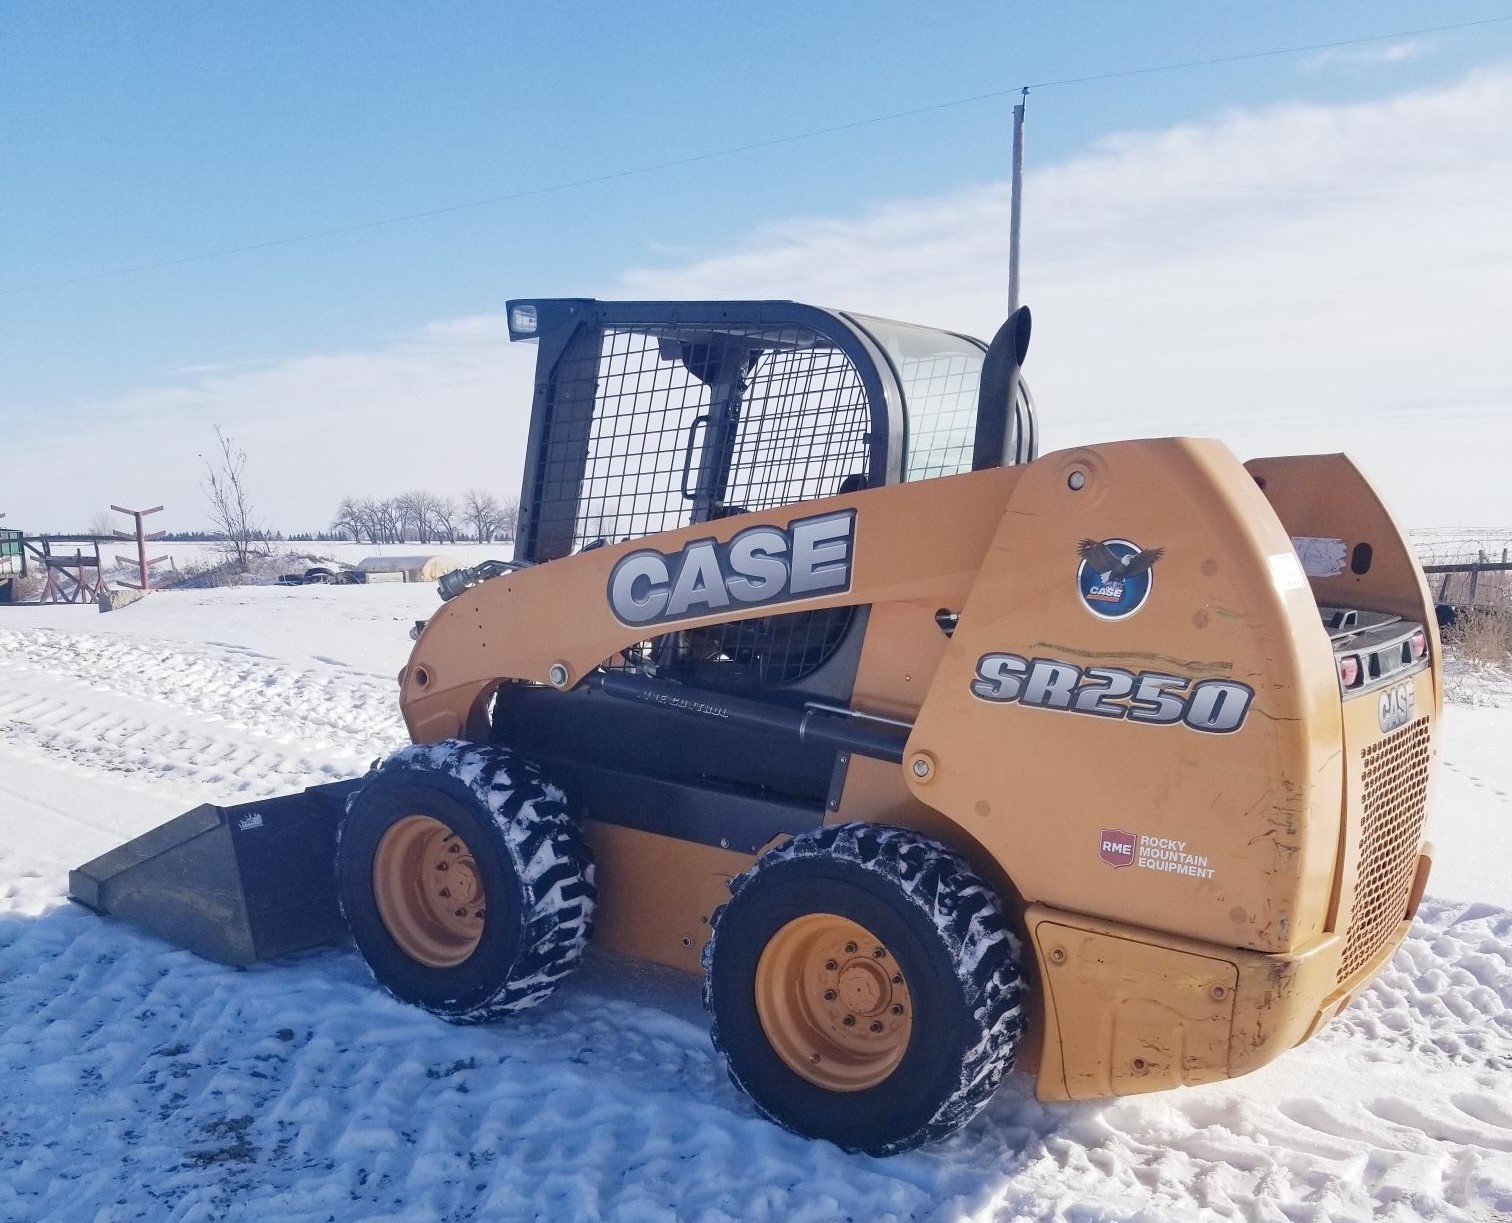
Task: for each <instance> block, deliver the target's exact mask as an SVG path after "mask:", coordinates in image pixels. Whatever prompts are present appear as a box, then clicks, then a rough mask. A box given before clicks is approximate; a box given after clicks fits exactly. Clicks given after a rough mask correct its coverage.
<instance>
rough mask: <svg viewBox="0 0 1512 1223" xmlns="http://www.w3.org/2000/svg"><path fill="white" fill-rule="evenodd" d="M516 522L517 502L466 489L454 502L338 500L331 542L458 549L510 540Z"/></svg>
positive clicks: (419, 495) (408, 497) (415, 497)
mask: <svg viewBox="0 0 1512 1223" xmlns="http://www.w3.org/2000/svg"><path fill="white" fill-rule="evenodd" d="M519 517H520V503H519V500H518V498H514V497H507V498H505V499H504V500H502V501H500V500H499V499H498V498H496V497H495V496H494V495H493V494H492V493H486V492H484V491H483V490H482V489H477V488H470V489H468V490H467V491H466V492H465V493H463V494H462V497H461V499H460V500H459V499H457V498H455V497H438V496H436V494H435V493H427V492H411V493H401V494H400V495H399V496H397V497H389V498H387V499H384V500H379V499H377V498H374V497H343V498H342V499H341V504H340V505H339V506H338V507H337V509H336V516H335V517H334V518H333V519H332V520H331V530H332V531H333V532H335V534H334V535H331V536H320V537H319V538H322V539H327V538H328V539H351V540H355V541H356V542H357V543H370V544H398V543H406V542H409V541H413V542H415V543H422V544H429V543H451V544H454V543H458V542H460V541H462V540H477V541H478V542H479V543H484V544H486V543H492V542H493V541H494V540H512V539H514V537H515V524H516V522H517V521H518V519H519Z"/></svg>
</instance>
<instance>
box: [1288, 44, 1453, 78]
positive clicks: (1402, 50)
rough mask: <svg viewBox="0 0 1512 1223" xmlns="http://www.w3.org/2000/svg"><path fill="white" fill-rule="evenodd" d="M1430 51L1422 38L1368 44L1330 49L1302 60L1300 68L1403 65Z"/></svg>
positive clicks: (1311, 69)
mask: <svg viewBox="0 0 1512 1223" xmlns="http://www.w3.org/2000/svg"><path fill="white" fill-rule="evenodd" d="M1427 50H1428V44H1427V43H1426V42H1425V41H1423V40H1422V39H1420V38H1403V39H1399V40H1397V41H1396V42H1378V43H1368V44H1366V45H1365V46H1359V47H1329V48H1328V49H1327V50H1324V51H1319V52H1318V53H1317V54H1315V55H1309V56H1308V57H1307V58H1306V59H1304V60H1302V61H1301V63H1300V65H1299V66H1300V67H1302V68H1303V69H1304V70H1306V71H1312V72H1315V71H1317V70H1318V69H1320V68H1331V67H1334V66H1336V65H1340V64H1342V65H1345V66H1347V67H1351V68H1362V67H1371V66H1374V65H1376V64H1401V63H1405V62H1406V61H1408V60H1413V59H1420V58H1421V57H1422V56H1423V55H1424V54H1425V53H1426V52H1427Z"/></svg>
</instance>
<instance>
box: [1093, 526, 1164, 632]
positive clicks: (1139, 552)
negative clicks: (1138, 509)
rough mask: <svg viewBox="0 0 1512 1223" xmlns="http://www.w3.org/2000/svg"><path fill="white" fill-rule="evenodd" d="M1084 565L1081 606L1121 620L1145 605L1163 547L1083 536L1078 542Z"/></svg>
mask: <svg viewBox="0 0 1512 1223" xmlns="http://www.w3.org/2000/svg"><path fill="white" fill-rule="evenodd" d="M1076 554H1077V555H1078V556H1080V557H1081V565H1080V566H1079V567H1078V568H1077V570H1076V589H1077V593H1078V594H1080V595H1081V601H1082V606H1083V607H1085V608H1086V609H1087V610H1088V611H1089V612H1091V613H1092V614H1093V615H1094V616H1096V617H1097V618H1098V619H1099V620H1122V619H1123V618H1124V617H1125V616H1132V615H1133V614H1134V613H1135V612H1137V611H1138V610H1139V609H1140V608H1141V607H1143V606H1144V605H1145V600H1146V599H1148V598H1149V597H1150V589H1151V587H1152V586H1153V585H1154V582H1155V578H1154V575H1153V574H1152V573H1151V572H1150V570H1151V569H1153V568H1154V567H1155V562H1156V561H1158V560H1159V559H1160V558H1161V557H1162V556H1164V555H1165V549H1164V548H1141V547H1140V546H1139V545H1138V544H1136V543H1133V542H1131V541H1129V540H1127V539H1103V540H1097V539H1084V540H1082V541H1081V543H1079V544H1077V545H1076Z"/></svg>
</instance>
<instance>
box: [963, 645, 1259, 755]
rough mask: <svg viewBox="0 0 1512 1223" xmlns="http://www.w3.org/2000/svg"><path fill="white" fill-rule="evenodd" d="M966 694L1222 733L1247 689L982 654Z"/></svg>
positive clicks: (1240, 714) (1236, 724) (1232, 724)
mask: <svg viewBox="0 0 1512 1223" xmlns="http://www.w3.org/2000/svg"><path fill="white" fill-rule="evenodd" d="M971 694H972V696H975V697H978V698H980V699H981V700H984V701H995V702H999V703H1001V704H1009V703H1012V702H1017V703H1018V704H1020V705H1028V706H1030V707H1032V708H1036V709H1063V710H1066V711H1067V712H1068V713H1082V714H1087V715H1088V716H1090V717H1095V718H1124V719H1126V720H1127V721H1130V722H1145V723H1148V724H1150V725H1152V726H1176V725H1178V724H1179V725H1183V726H1188V727H1190V728H1191V729H1192V730H1197V731H1202V732H1203V733H1205V734H1210V735H1228V734H1232V733H1233V732H1234V731H1236V730H1238V729H1239V728H1240V727H1241V726H1243V725H1244V718H1245V715H1246V714H1248V713H1249V708H1250V704H1251V703H1252V702H1253V701H1254V699H1255V691H1254V689H1253V688H1250V687H1248V686H1247V685H1245V684H1240V683H1235V682H1234V681H1232V680H1226V679H1203V680H1198V681H1197V682H1196V683H1195V684H1193V683H1192V681H1191V680H1190V679H1188V678H1186V677H1185V676H1181V675H1166V674H1164V673H1163V672H1160V671H1137V672H1136V671H1125V670H1124V669H1123V668H1122V667H1079V666H1077V665H1076V664H1075V663H1072V662H1061V661H1059V660H1057V659H1054V658H1034V659H1029V658H1024V657H1023V656H1021V655H1019V654H983V655H982V657H981V658H980V659H978V660H977V669H976V678H975V679H973V680H972V682H971Z"/></svg>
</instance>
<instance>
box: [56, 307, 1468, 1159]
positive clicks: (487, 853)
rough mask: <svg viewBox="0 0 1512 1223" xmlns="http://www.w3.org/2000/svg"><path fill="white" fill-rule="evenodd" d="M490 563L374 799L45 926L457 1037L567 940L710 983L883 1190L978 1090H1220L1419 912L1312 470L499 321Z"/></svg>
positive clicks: (640, 321)
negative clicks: (500, 369)
mask: <svg viewBox="0 0 1512 1223" xmlns="http://www.w3.org/2000/svg"><path fill="white" fill-rule="evenodd" d="M508 312H509V322H510V329H511V335H512V338H514V339H518V340H530V341H534V342H535V343H536V344H537V345H538V346H539V348H538V361H537V372H536V379H535V390H534V403H533V407H532V414H531V424H530V435H529V443H528V453H527V457H526V463H525V476H524V487H523V495H522V498H521V506H522V513H521V524H520V526H521V535H520V540H519V544H518V549H517V556H516V558H515V559H513V560H510V561H497V562H488V563H485V564H482V565H479V566H477V567H475V568H472V569H464V570H459V571H457V572H454V573H451V574H449V575H447V577H446V578H445V579H444V580H443V581H442V583H441V594H442V598H443V600H444V601H443V603H442V604H441V606H440V607H439V609H438V610H437V611H436V612H435V614H434V615H432V616H431V617H430V619H429V620H428V621H427V622H425V623H424V625H423V626H422V627H420V628H418V629H417V634H416V641H415V645H414V649H413V653H412V654H411V657H410V660H409V663H408V665H407V666H406V667H405V668H404V670H403V671H402V672H401V674H400V679H399V684H400V698H399V699H400V705H401V708H402V710H403V713H404V717H405V721H406V723H407V725H408V728H409V732H410V735H411V737H412V739H413V744H412V745H411V746H410V747H407V748H405V749H404V750H401V751H399V752H398V753H396V754H395V755H393V756H392V757H390V758H388V759H386V760H383V761H381V762H379V763H378V764H376V765H375V766H374V768H373V770H372V771H371V772H370V773H369V774H368V775H367V776H366V777H365V778H362V779H360V780H353V781H349V782H343V783H338V784H336V785H328V786H320V787H315V788H314V789H311V790H309V791H306V792H305V793H304V794H302V795H291V796H286V797H282V798H276V799H272V800H269V801H265V802H255V803H250V804H243V805H241V806H237V807H227V808H220V807H213V806H207V807H201V808H198V809H197V810H195V811H192V812H190V813H188V814H187V815H184V816H181V817H180V818H179V819H177V820H175V821H172V822H170V823H169V824H167V825H164V826H163V827H161V828H159V829H156V830H154V831H152V832H149V833H148V834H146V835H145V836H143V837H140V838H138V839H137V840H135V841H133V842H130V843H129V844H127V845H125V846H122V847H121V848H119V849H117V850H115V851H112V852H111V853H108V854H106V855H104V856H103V857H101V858H99V859H97V860H96V861H94V862H91V863H88V864H87V865H85V866H83V867H81V868H80V869H79V870H77V871H75V872H73V875H72V877H71V890H72V894H73V895H74V896H75V898H77V899H78V900H80V901H82V902H84V903H85V904H87V905H89V906H90V907H92V908H94V909H96V910H99V911H101V912H109V913H115V914H118V915H120V916H122V917H124V918H127V919H129V920H132V921H134V922H136V923H138V924H139V925H141V926H143V927H145V928H147V929H148V930H151V931H154V932H156V933H158V934H160V935H162V936H164V937H166V938H169V939H171V940H175V941H177V942H179V943H180V944H182V945H186V946H188V947H191V948H193V949H195V950H197V951H200V952H201V953H203V954H206V955H209V956H212V957H214V958H217V959H221V960H226V961H230V962H234V963H247V962H251V961H253V960H257V959H262V958H266V957H269V956H274V955H278V954H281V953H283V952H287V951H289V950H292V949H295V948H299V947H304V946H309V945H314V944H317V943H321V942H324V941H329V940H334V939H339V938H341V937H343V936H344V935H345V934H347V933H348V932H349V933H350V936H351V938H352V939H353V940H354V941H355V943H356V945H357V947H358V949H359V950H360V951H361V953H362V955H363V956H364V957H365V958H366V960H367V963H368V964H369V965H370V966H371V968H372V971H373V974H374V975H375V977H376V978H377V979H378V981H379V982H380V983H382V984H383V985H384V986H385V987H387V988H388V989H389V990H391V991H392V992H393V993H394V994H395V995H397V996H398V997H399V998H401V999H404V1000H407V1001H409V1002H413V1003H416V1004H418V1005H420V1006H422V1007H426V1008H428V1009H430V1010H431V1011H433V1012H435V1013H436V1014H438V1015H440V1016H443V1017H445V1018H447V1019H450V1020H454V1021H458V1022H476V1021H482V1020H491V1019H496V1018H500V1017H503V1016H505V1015H508V1014H509V1013H511V1012H513V1011H516V1010H518V1009H519V1008H521V1007H524V1006H527V1005H530V1004H532V1003H534V1002H537V1001H539V1000H540V999H541V998H543V997H545V996H546V995H547V994H548V993H549V992H550V991H551V989H552V988H553V986H554V985H555V984H556V982H557V981H559V980H560V979H561V978H562V977H563V975H564V974H566V973H568V972H569V971H570V970H571V969H572V968H573V966H574V965H576V964H577V963H578V961H579V959H580V957H581V956H582V954H583V951H584V948H585V947H586V945H587V944H588V942H589V941H590V938H591V939H592V940H593V941H594V942H596V943H597V944H599V945H601V946H604V947H607V948H610V949H613V950H614V951H617V952H622V953H627V954H629V955H631V956H636V957H641V958H644V959H646V960H650V961H655V962H656V963H659V964H663V965H670V966H673V967H675V968H680V969H685V970H687V971H689V972H693V973H702V975H703V980H704V991H705V1000H706V1002H707V1004H708V1009H709V1012H710V1015H711V1020H712V1031H713V1038H714V1042H715V1045H716V1046H717V1047H718V1049H719V1050H720V1051H721V1052H722V1053H723V1055H724V1057H725V1058H726V1059H727V1061H728V1065H729V1070H730V1074H731V1077H732V1078H733V1079H734V1081H735V1082H736V1083H737V1084H738V1085H739V1086H740V1087H741V1088H743V1089H744V1090H745V1091H746V1092H747V1093H749V1095H750V1096H751V1098H752V1099H753V1100H754V1101H755V1103H756V1105H757V1107H758V1108H759V1109H760V1110H761V1111H762V1112H763V1113H765V1114H766V1115H767V1116H769V1117H771V1118H773V1119H775V1120H776V1121H778V1122H780V1123H781V1124H783V1125H785V1126H788V1127H790V1128H792V1129H794V1130H796V1131H799V1132H801V1133H803V1134H808V1135H814V1136H819V1137H824V1138H828V1139H831V1140H833V1141H834V1142H836V1143H838V1144H840V1145H841V1146H843V1147H846V1148H849V1149H852V1150H860V1151H867V1152H872V1153H876V1154H887V1153H892V1152H896V1151H901V1150H906V1149H908V1148H910V1147H914V1146H917V1145H919V1144H920V1143H923V1142H926V1141H929V1140H932V1139H936V1138H939V1137H942V1136H944V1135H946V1134H948V1133H950V1132H952V1131H953V1130H955V1129H956V1128H957V1127H959V1126H961V1125H963V1124H965V1123H966V1122H967V1121H968V1120H969V1119H970V1118H971V1117H972V1116H973V1115H974V1114H975V1113H976V1112H977V1111H978V1110H979V1109H980V1108H981V1107H982V1106H983V1105H984V1104H985V1103H986V1101H987V1100H988V1099H989V1097H990V1096H991V1095H992V1093H993V1091H994V1089H995V1088H996V1087H997V1085H998V1083H999V1081H1000V1080H1001V1079H1002V1077H1003V1075H1004V1074H1005V1072H1006V1071H1007V1070H1008V1069H1009V1068H1010V1067H1011V1066H1012V1065H1013V1064H1014V1062H1015V1059H1017V1061H1018V1064H1019V1065H1020V1066H1021V1067H1023V1068H1024V1069H1026V1070H1027V1071H1029V1072H1031V1073H1032V1074H1033V1076H1034V1083H1035V1088H1036V1091H1037V1094H1038V1095H1039V1097H1040V1098H1041V1099H1044V1100H1074V1099H1084V1098H1088V1097H1097V1096H1109V1095H1120V1094H1127V1093H1134V1092H1145V1091H1153V1090H1157V1089H1163V1088H1173V1087H1178V1086H1180V1085H1183V1084H1195V1083H1205V1082H1210V1081H1212V1080H1216V1079H1223V1078H1227V1077H1230V1076H1235V1075H1240V1074H1244V1073H1245V1072H1247V1071H1250V1070H1253V1069H1255V1068H1256V1067H1258V1066H1261V1065H1264V1064H1265V1063H1266V1062H1268V1061H1270V1060H1271V1059H1272V1058H1274V1057H1276V1056H1277V1055H1278V1054H1280V1053H1282V1052H1283V1051H1284V1050H1286V1049H1288V1048H1290V1047H1291V1046H1293V1045H1296V1044H1297V1043H1299V1042H1300V1041H1302V1040H1305V1039H1306V1038H1307V1037H1309V1036H1310V1035H1311V1034H1312V1033H1314V1032H1315V1031H1317V1030H1318V1028H1319V1027H1320V1026H1321V1025H1322V1024H1324V1023H1325V1022H1326V1021H1327V1020H1328V1019H1329V1018H1330V1017H1331V1016H1332V1015H1333V1014H1334V1013H1335V1012H1337V1011H1338V1010H1339V1009H1340V1008H1341V1007H1343V1006H1344V1005H1346V1004H1347V1003H1348V1001H1349V1000H1350V998H1351V997H1352V996H1353V995H1355V994H1356V993H1357V992H1358V991H1359V990H1360V989H1361V988H1362V987H1363V986H1364V985H1365V984H1366V983H1367V982H1368V981H1369V980H1370V979H1371V977H1372V976H1373V975H1374V974H1375V973H1376V972H1377V971H1378V970H1379V969H1380V968H1381V966H1382V965H1383V964H1384V963H1385V962H1386V960H1387V959H1388V958H1389V957H1390V956H1391V955H1392V953H1393V951H1394V950H1395V949H1396V947H1397V946H1398V944H1399V943H1400V942H1401V940H1402V938H1403V937H1404V934H1405V932H1406V930H1407V927H1408V924H1409V922H1410V921H1411V918H1412V915H1413V913H1414V911H1415V909H1416V907H1417V905H1418V902H1419V900H1420V898H1421V896H1422V893H1423V887H1424V883H1425V880H1426V877H1427V873H1428V868H1429V863H1430V851H1429V850H1428V848H1427V847H1426V846H1425V844H1424V841H1423V817H1424V805H1425V798H1426V789H1427V780H1428V774H1429V766H1430V759H1431V757H1432V756H1433V755H1434V753H1435V750H1436V743H1435V724H1436V719H1437V716H1438V713H1439V711H1440V708H1441V699H1442V684H1441V671H1440V665H1439V659H1440V653H1439V643H1438V638H1437V630H1436V627H1435V623H1434V617H1433V615H1432V605H1431V603H1430V601H1429V596H1428V593H1427V589H1426V587H1425V584H1424V581H1423V578H1422V575H1421V572H1420V570H1419V568H1418V566H1417V564H1416V563H1415V562H1414V560H1413V556H1412V553H1411V552H1410V550H1409V549H1408V546H1407V544H1406V543H1405V542H1404V540H1403V537H1402V534H1401V532H1400V531H1399V530H1398V529H1397V527H1396V526H1395V524H1394V523H1393V522H1392V519H1391V517H1390V515H1389V514H1388V513H1387V511H1386V510H1385V509H1384V508H1383V506H1382V504H1381V502H1380V501H1379V499H1378V498H1377V496H1376V494H1375V492H1374V491H1373V490H1372V488H1371V487H1370V485H1369V484H1368V483H1367V482H1366V481H1365V480H1364V478H1362V476H1361V475H1360V473H1359V472H1358V471H1357V470H1356V468H1355V467H1354V466H1353V465H1352V464H1351V463H1350V461H1349V460H1348V459H1347V458H1345V457H1343V456H1340V455H1325V456H1311V457H1290V458H1273V459H1259V460H1255V461H1253V462H1250V463H1248V464H1246V465H1241V464H1240V463H1239V462H1238V461H1237V460H1236V459H1235V458H1234V457H1233V456H1232V455H1231V454H1230V453H1229V452H1228V451H1227V450H1226V449H1224V447H1223V446H1221V445H1219V444H1218V443H1216V442H1211V441H1197V440H1188V439H1164V440H1155V441H1134V442H1116V443H1111V444H1107V445H1096V446H1083V447H1078V448H1075V449H1072V450H1066V451H1061V452H1057V453H1053V454H1047V455H1044V456H1042V457H1037V449H1038V446H1037V437H1036V423H1035V411H1034V407H1033V403H1032V400H1031V398H1030V395H1029V393H1028V390H1027V387H1026V386H1025V385H1024V382H1023V381H1022V379H1021V377H1020V367H1021V364H1022V362H1023V359H1024V355H1025V351H1026V349H1027V345H1028V339H1029V315H1028V312H1027V311H1024V310H1020V311H1017V312H1015V314H1014V315H1013V316H1012V317H1011V318H1009V319H1008V321H1007V322H1006V323H1005V324H1004V326H1003V327H1002V329H1001V330H1000V331H999V332H998V334H997V336H996V337H995V338H994V339H993V341H992V342H991V343H990V344H984V343H982V342H981V341H979V340H975V339H972V338H970V337H969V336H964V335H956V334H952V333H948V332H944V331H939V330H932V329H928V328H923V327H915V326H907V325H903V324H900V323H895V322H888V321H884V320H881V319H876V318H870V317H866V316H863V315H859V314H849V313H843V312H839V311H832V310H823V309H818V308H814V307H810V306H804V305H798V304H795V303H790V302H723V303H675V304H669V303H650V302H628V303H627V302H600V301H593V300H578V299H573V300H563V299H553V300H528V301H514V302H511V303H509V306H508Z"/></svg>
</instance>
